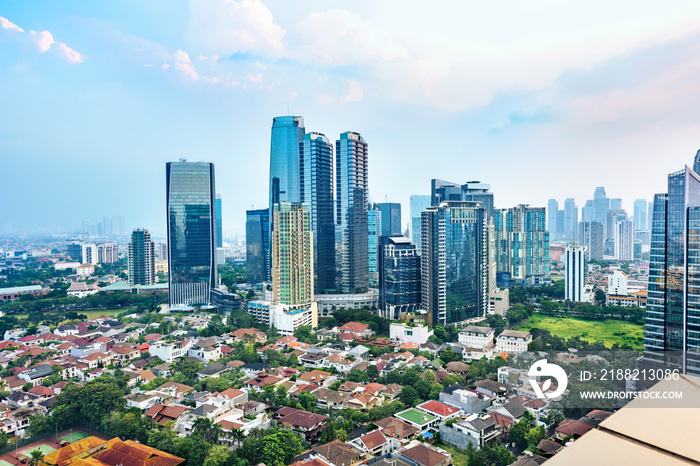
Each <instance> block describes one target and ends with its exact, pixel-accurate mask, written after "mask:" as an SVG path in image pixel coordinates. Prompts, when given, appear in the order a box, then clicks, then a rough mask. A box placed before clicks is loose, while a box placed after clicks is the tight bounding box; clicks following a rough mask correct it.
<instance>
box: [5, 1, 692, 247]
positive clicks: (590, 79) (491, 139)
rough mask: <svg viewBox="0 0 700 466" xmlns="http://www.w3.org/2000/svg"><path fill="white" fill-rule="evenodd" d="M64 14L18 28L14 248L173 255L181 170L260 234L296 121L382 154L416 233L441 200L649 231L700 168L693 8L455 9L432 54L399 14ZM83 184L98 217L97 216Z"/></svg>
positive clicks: (9, 12) (12, 97)
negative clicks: (42, 230)
mask: <svg viewBox="0 0 700 466" xmlns="http://www.w3.org/2000/svg"><path fill="white" fill-rule="evenodd" d="M40 3H41V2H40ZM43 5H44V6H45V8H29V7H27V6H24V5H22V4H9V5H3V10H2V11H0V17H2V18H3V19H2V20H0V50H2V52H3V53H2V58H0V69H2V71H3V73H2V75H1V76H2V77H0V88H3V89H12V92H11V93H5V96H6V98H7V106H6V108H7V109H11V111H6V112H4V113H3V117H2V119H1V120H0V122H2V125H0V127H2V130H0V142H2V146H3V152H2V153H3V156H2V166H3V168H4V169H5V170H6V171H7V172H9V173H23V174H25V175H24V176H22V177H10V179H8V180H7V182H6V183H3V186H2V187H0V198H2V199H12V200H13V202H11V203H10V202H5V203H3V206H2V208H3V212H4V214H5V215H4V219H3V225H2V228H3V229H5V228H6V226H5V224H6V223H7V224H10V227H11V228H12V229H13V230H15V231H17V230H31V229H35V228H38V227H48V226H51V225H58V226H60V227H61V228H62V229H63V230H71V229H73V230H75V229H77V228H78V227H79V226H80V225H81V222H82V221H83V220H90V219H92V221H97V220H98V219H100V218H102V217H103V216H105V215H115V214H117V215H124V216H126V218H127V219H128V223H129V224H128V225H126V228H125V231H130V230H131V229H132V228H133V227H142V228H148V229H149V230H150V231H152V232H153V233H154V234H155V235H158V234H163V233H165V222H164V219H163V218H162V215H160V212H161V211H162V208H163V206H164V205H165V199H164V197H163V193H162V190H161V189H160V186H162V184H163V183H164V181H165V180H164V179H163V174H162V169H161V168H160V167H162V164H163V163H165V162H167V161H169V160H177V159H178V158H179V157H186V158H188V159H189V160H203V161H207V162H211V163H214V164H215V165H216V166H217V167H218V171H219V173H221V174H222V175H223V176H226V177H227V179H228V180H230V181H228V182H226V183H220V190H219V193H220V194H221V196H222V204H223V229H224V231H227V230H235V231H238V232H240V233H241V234H243V233H244V231H245V229H244V225H245V211H246V210H247V209H250V208H251V206H254V207H255V208H258V209H259V208H262V207H264V206H265V205H267V204H268V199H267V187H266V186H265V185H264V183H261V182H260V180H261V179H264V178H265V174H266V173H267V172H268V170H269V165H268V163H269V158H268V154H269V133H268V131H269V125H270V122H271V121H272V118H274V117H276V116H280V115H284V114H290V115H302V116H304V117H305V118H306V120H307V121H306V124H307V127H309V128H313V129H319V130H321V131H323V132H324V133H325V134H326V135H327V136H328V138H329V139H330V140H335V139H336V138H337V137H338V135H339V134H341V133H342V132H344V131H347V130H348V129H350V130H352V131H357V132H359V133H360V134H362V135H363V137H364V138H365V139H366V140H367V141H370V142H371V145H372V159H371V163H370V168H369V193H370V199H371V200H372V201H373V202H385V201H386V202H400V203H401V204H402V210H403V218H405V219H408V218H409V215H408V212H409V210H408V205H409V197H410V196H411V195H425V194H428V193H429V188H430V186H429V181H430V179H431V178H438V179H451V180H454V181H456V182H459V183H463V182H466V181H470V180H481V181H482V182H484V183H488V184H490V185H491V191H492V192H493V193H494V198H495V206H496V207H499V208H507V207H511V206H514V205H518V204H530V205H532V206H537V207H542V206H546V202H547V199H549V198H557V199H560V200H561V201H563V200H564V199H566V198H574V199H575V200H576V204H577V205H578V206H579V208H580V207H581V206H582V205H583V204H584V202H585V200H586V199H590V198H591V195H592V192H593V190H594V188H595V187H596V186H605V187H606V190H607V192H608V196H609V197H610V198H620V197H621V198H622V199H623V205H622V207H623V208H624V209H626V210H627V211H628V213H631V212H632V210H633V206H632V204H633V202H634V200H635V199H638V198H643V199H646V200H647V201H650V200H651V199H652V198H653V195H654V194H655V193H658V192H664V184H663V181H662V178H663V177H659V176H658V175H659V174H663V173H668V172H671V171H673V170H674V169H677V167H678V166H679V165H680V166H682V165H684V164H686V163H688V162H687V161H688V159H689V158H690V157H692V155H693V154H694V153H695V151H697V148H698V147H697V146H698V143H697V141H696V134H697V133H698V131H697V130H698V128H697V124H696V122H695V121H694V118H693V117H692V116H693V115H694V113H693V112H694V109H695V108H696V107H697V104H698V101H699V100H700V93H698V90H697V86H696V84H695V83H696V82H697V79H696V78H697V72H696V70H695V67H694V61H693V60H694V54H693V53H692V47H694V44H695V42H696V40H695V39H696V37H697V36H698V34H699V33H698V31H700V20H699V19H697V18H700V15H698V14H697V13H698V12H699V9H700V6H698V5H697V4H693V3H691V2H686V3H679V4H675V5H674V6H673V7H672V8H669V7H666V6H664V7H662V6H661V5H654V4H651V3H650V4H648V5H646V6H644V7H638V5H637V4H635V5H636V6H637V7H636V8H633V9H632V8H629V7H628V6H625V5H624V4H618V5H615V6H614V7H609V6H606V10H605V13H606V14H605V15H603V16H604V17H602V16H601V15H600V14H599V13H600V12H601V11H602V8H603V5H602V4H595V3H594V4H591V5H587V6H586V8H581V9H580V11H577V12H575V14H574V12H570V11H567V14H563V13H562V14H561V15H559V16H557V12H559V9H560V8H564V6H561V5H556V4H555V3H549V4H547V5H544V6H543V8H546V10H545V11H547V12H548V13H550V14H551V17H550V16H548V15H542V14H540V13H541V12H542V11H541V10H538V9H537V8H528V7H527V6H522V7H518V8H515V7H513V8H509V9H505V10H503V9H500V10H499V11H498V13H497V14H498V16H496V11H495V9H497V6H495V5H494V6H490V5H489V6H483V5H479V6H478V7H477V6H476V4H465V5H461V4H456V3H453V4H445V5H441V6H440V7H439V8H435V9H434V10H431V12H429V13H428V14H429V15H431V17H432V15H435V18H437V17H440V18H442V21H446V23H445V24H441V26H440V28H436V27H434V26H425V28H424V29H423V30H422V34H421V35H419V36H417V37H414V34H413V31H414V28H413V26H415V25H416V24H419V23H418V21H419V19H422V14H419V13H418V9H416V11H412V9H410V8H408V9H407V10H409V11H407V12H406V15H405V17H404V18H403V19H402V20H399V19H397V18H396V17H395V15H391V14H389V13H390V11H391V8H394V7H396V5H395V4H392V3H391V2H389V3H387V4H385V5H382V6H376V5H373V4H369V3H366V2H359V3H357V4H353V5H346V6H345V7H344V8H342V9H341V8H335V9H328V7H326V6H325V5H324V4H323V3H321V2H311V3H308V4H305V8H304V9H300V8H293V7H292V6H290V5H287V4H285V3H283V2H266V3H265V4H263V3H261V2H258V1H254V0H251V1H241V2H228V3H226V4H219V3H216V2H192V3H191V4H190V5H189V6H188V5H186V4H184V3H181V4H178V5H172V4H171V3H158V2H156V3H152V4H149V5H140V4H138V3H136V2H134V3H131V4H129V5H127V8H125V7H124V6H123V5H121V7H117V6H115V5H92V6H89V7H87V6H85V5H80V4H78V3H71V2H67V3H63V4H62V7H61V8H60V10H61V11H59V8H58V7H56V6H54V5H52V4H50V3H44V4H43ZM66 5H67V6H68V7H67V8H66ZM458 8H461V9H462V11H461V13H463V14H452V15H450V14H446V13H447V12H449V11H451V10H454V11H457V9H458ZM567 8H568V7H567ZM569 10H570V9H569ZM631 10H633V11H631ZM453 17H454V19H453ZM496 17H498V19H496ZM553 17H556V18H557V19H556V21H552V19H551V18H553ZM211 18H219V19H215V20H213V19H211ZM585 18H590V19H591V22H595V24H596V25H597V27H596V28H590V27H588V26H589V25H590V22H587V21H584V20H583V19H585ZM623 20H624V21H623ZM460 21H466V22H467V23H468V24H469V25H471V28H470V27H456V26H457V23H458V22H460ZM481 23H483V24H481ZM232 25H233V26H235V27H233V26H232ZM494 26H498V27H494ZM489 28H491V29H493V31H489ZM204 30H207V32H208V33H207V34H204V33H203V31H204ZM236 30H240V31H244V32H246V33H249V34H248V36H246V35H245V34H239V35H236V34H233V33H234V32H235V31H236ZM245 37H252V38H251V39H250V40H248V41H246V39H245ZM417 39H420V40H417ZM521 39H522V40H521ZM545 39H546V40H545ZM553 39H554V40H553ZM603 43H604V44H605V47H602V46H601V44H603ZM353 44H360V46H357V47H353V46H351V45H353ZM515 44H517V45H515ZM215 57H216V59H215ZM465 82H466V83H467V84H469V85H468V86H464V83H465ZM408 134H410V135H411V137H406V135H408ZM426 154H430V156H426ZM435 154H438V156H439V158H437V159H436V156H435ZM435 160H438V161H439V163H437V164H436V163H435ZM399 161H400V165H398V166H399V167H400V168H401V169H400V170H397V169H396V168H397V162H399ZM135 166H138V167H139V170H133V169H132V167H135ZM503 167H508V168H509V169H508V170H504V169H503ZM572 168H575V169H576V174H577V176H576V177H573V178H572V177H570V176H567V170H570V169H572ZM250 173H255V174H257V175H259V176H249V174H250ZM620 173H626V174H628V176H625V177H620ZM27 176H28V177H29V182H27V179H26V177H27ZM72 182H75V183H77V182H80V184H81V189H82V192H90V193H93V194H97V195H91V196H81V197H80V198H79V201H78V202H77V205H76V201H75V200H74V198H73V196H74V195H75V190H71V189H70V187H71V186H72V184H71V183H72ZM417 187H418V188H417ZM47 193H51V196H47V195H46V194H47ZM69 205H70V206H71V208H70V209H69V208H68V206H69ZM136 206H137V207H136ZM32 218H33V219H38V220H33V219H32ZM404 223H406V222H404ZM404 226H405V225H404Z"/></svg>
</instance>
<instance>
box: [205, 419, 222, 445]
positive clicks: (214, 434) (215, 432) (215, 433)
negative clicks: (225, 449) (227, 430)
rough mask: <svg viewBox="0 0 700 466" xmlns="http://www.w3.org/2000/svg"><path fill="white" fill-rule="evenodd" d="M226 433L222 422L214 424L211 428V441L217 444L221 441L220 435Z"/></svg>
mask: <svg viewBox="0 0 700 466" xmlns="http://www.w3.org/2000/svg"><path fill="white" fill-rule="evenodd" d="M223 434H224V429H223V427H221V424H212V425H211V427H210V428H209V443H211V444H212V445H216V444H217V443H219V437H221V436H222V435H223Z"/></svg>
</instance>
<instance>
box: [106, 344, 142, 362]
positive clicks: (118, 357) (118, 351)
mask: <svg viewBox="0 0 700 466" xmlns="http://www.w3.org/2000/svg"><path fill="white" fill-rule="evenodd" d="M109 352H110V353H112V354H113V355H114V363H115V364H116V365H117V366H119V367H126V366H128V365H129V362H130V361H131V360H132V359H136V358H140V357H141V351H139V350H138V349H137V348H132V347H130V346H113V347H112V348H110V349H109Z"/></svg>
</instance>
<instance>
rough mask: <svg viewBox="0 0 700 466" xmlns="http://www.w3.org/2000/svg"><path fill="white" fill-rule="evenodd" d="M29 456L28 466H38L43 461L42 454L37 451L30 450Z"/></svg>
mask: <svg viewBox="0 0 700 466" xmlns="http://www.w3.org/2000/svg"><path fill="white" fill-rule="evenodd" d="M30 455H31V457H30V459H29V464H30V466H39V464H40V463H41V461H42V460H43V459H44V454H43V453H42V452H41V450H39V449H36V450H32V451H31V453H30Z"/></svg>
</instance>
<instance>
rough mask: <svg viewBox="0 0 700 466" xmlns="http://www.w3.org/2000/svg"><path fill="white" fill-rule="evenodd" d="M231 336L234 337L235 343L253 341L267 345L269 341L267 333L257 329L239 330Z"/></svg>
mask: <svg viewBox="0 0 700 466" xmlns="http://www.w3.org/2000/svg"><path fill="white" fill-rule="evenodd" d="M230 335H231V336H232V337H233V339H234V341H246V340H253V341H256V342H260V343H265V342H266V341H267V335H265V332H263V331H261V330H258V329H257V328H239V329H238V330H234V331H233V332H231V333H230Z"/></svg>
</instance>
